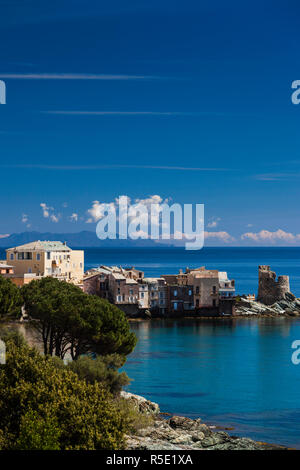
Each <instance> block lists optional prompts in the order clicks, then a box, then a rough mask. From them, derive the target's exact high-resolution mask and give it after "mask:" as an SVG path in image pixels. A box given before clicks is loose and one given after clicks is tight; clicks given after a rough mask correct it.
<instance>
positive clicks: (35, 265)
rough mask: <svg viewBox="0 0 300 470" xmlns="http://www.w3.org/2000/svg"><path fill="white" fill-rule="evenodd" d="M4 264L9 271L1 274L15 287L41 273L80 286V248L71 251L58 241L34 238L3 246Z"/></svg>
mask: <svg viewBox="0 0 300 470" xmlns="http://www.w3.org/2000/svg"><path fill="white" fill-rule="evenodd" d="M5 266H6V268H7V269H11V270H12V272H10V273H7V274H5V276H6V277H9V278H10V279H11V280H12V281H13V282H14V283H15V284H16V285H18V286H22V285H23V284H28V283H29V282H30V281H32V280H33V279H40V278H42V277H45V276H52V277H55V278H58V279H60V280H63V281H67V282H72V283H73V284H76V285H79V286H82V282H83V275H84V251H83V250H72V249H71V248H69V247H68V246H67V245H66V244H65V243H62V242H60V241H40V240H38V241H35V242H31V243H26V244H25V245H20V246H16V247H14V248H9V249H7V250H6V263H5ZM0 269H1V268H0ZM2 269H4V268H2ZM1 274H2V273H1Z"/></svg>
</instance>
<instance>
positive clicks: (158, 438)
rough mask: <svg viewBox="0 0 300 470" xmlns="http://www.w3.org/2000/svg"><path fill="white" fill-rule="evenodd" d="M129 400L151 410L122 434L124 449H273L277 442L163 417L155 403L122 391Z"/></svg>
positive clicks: (196, 420) (193, 420) (186, 420)
mask: <svg viewBox="0 0 300 470" xmlns="http://www.w3.org/2000/svg"><path fill="white" fill-rule="evenodd" d="M122 396H123V397H124V398H127V399H129V400H133V401H134V402H135V403H136V405H137V406H139V409H140V411H141V412H142V413H147V414H148V413H152V414H153V418H154V419H153V422H152V424H151V425H150V426H147V427H145V428H142V429H139V430H137V431H136V433H135V435H128V436H126V439H127V449H128V450H277V449H282V447H280V446H276V445H270V444H265V443H260V442H255V441H253V440H252V439H247V438H242V437H237V436H230V435H229V434H228V433H226V432H224V431H214V429H215V428H214V427H213V426H208V425H207V424H205V423H203V422H202V421H201V419H200V418H198V419H190V418H186V417H184V416H172V417H171V418H169V419H164V418H163V417H162V416H161V415H160V414H159V407H158V405H157V404H156V403H152V402H150V401H149V400H146V399H145V398H143V397H140V396H138V395H133V394H131V393H126V392H122Z"/></svg>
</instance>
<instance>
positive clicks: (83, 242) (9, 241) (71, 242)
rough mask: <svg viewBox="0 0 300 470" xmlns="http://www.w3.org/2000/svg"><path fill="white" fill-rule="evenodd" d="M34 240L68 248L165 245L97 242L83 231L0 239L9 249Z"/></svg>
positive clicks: (94, 236)
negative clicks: (56, 242) (59, 244)
mask: <svg viewBox="0 0 300 470" xmlns="http://www.w3.org/2000/svg"><path fill="white" fill-rule="evenodd" d="M36 240H50V241H56V240H59V241H62V242H66V244H67V245H68V246H69V247H70V248H73V247H86V248H88V247H91V248H92V247H95V248H96V247H112V248H114V247H120V248H121V247H124V248H125V247H128V248H130V247H132V248H136V247H159V246H166V244H161V245H160V244H159V243H156V242H154V241H153V240H131V239H128V240H99V238H98V237H97V235H96V233H95V232H90V231H87V230H84V231H82V232H78V233H51V232H45V233H41V232H22V233H12V234H11V235H8V236H2V237H1V238H0V247H1V248H11V247H14V246H18V245H24V244H25V243H29V242H33V241H36Z"/></svg>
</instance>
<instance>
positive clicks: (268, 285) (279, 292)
mask: <svg viewBox="0 0 300 470" xmlns="http://www.w3.org/2000/svg"><path fill="white" fill-rule="evenodd" d="M287 292H290V281H289V276H278V279H277V280H276V273H275V272H274V271H271V270H270V266H259V267H258V294H257V300H258V301H259V302H262V303H263V304H265V305H272V304H274V303H275V302H277V301H278V300H282V299H284V298H285V294H286V293H287Z"/></svg>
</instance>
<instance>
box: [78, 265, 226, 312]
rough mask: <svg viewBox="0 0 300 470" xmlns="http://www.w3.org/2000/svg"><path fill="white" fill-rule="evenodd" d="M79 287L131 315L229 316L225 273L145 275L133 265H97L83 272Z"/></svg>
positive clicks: (193, 271) (202, 270) (191, 271)
mask: <svg viewBox="0 0 300 470" xmlns="http://www.w3.org/2000/svg"><path fill="white" fill-rule="evenodd" d="M83 289H84V291H85V292H87V293H89V294H93V295H99V296H100V297H102V298H105V299H107V300H109V301H110V302H111V303H114V304H115V305H118V307H119V308H121V309H122V310H123V311H124V312H125V313H127V314H129V315H131V314H132V315H135V314H138V313H141V311H144V312H146V311H150V312H151V314H152V315H153V316H155V315H157V316H163V315H172V316H186V315H191V316H192V315H196V316H200V315H207V316H217V315H220V314H221V315H224V314H225V315H233V314H234V303H235V299H234V295H235V283H234V281H233V280H229V279H228V277H227V273H226V272H219V271H218V270H207V269H205V267H201V268H197V269H189V268H186V271H185V272H183V271H182V270H180V272H179V273H178V274H166V275H162V276H161V277H160V278H145V277H144V273H143V272H142V271H139V270H137V269H135V268H122V267H118V266H111V267H108V266H101V267H99V268H97V269H93V270H90V271H88V272H87V273H85V277H84V279H83Z"/></svg>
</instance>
